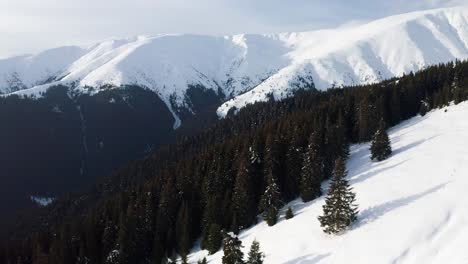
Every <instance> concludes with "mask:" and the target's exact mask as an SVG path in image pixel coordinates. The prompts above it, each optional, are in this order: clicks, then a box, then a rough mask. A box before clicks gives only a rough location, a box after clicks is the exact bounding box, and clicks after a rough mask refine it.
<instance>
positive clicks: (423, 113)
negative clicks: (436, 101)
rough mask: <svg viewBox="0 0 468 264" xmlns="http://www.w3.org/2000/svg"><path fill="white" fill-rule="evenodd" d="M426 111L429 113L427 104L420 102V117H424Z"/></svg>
mask: <svg viewBox="0 0 468 264" xmlns="http://www.w3.org/2000/svg"><path fill="white" fill-rule="evenodd" d="M427 111H429V103H427V102H426V101H421V106H420V107H419V114H420V115H421V116H425V115H426V114H427Z"/></svg>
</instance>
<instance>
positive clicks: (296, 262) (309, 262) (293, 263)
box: [283, 253, 330, 264]
mask: <svg viewBox="0 0 468 264" xmlns="http://www.w3.org/2000/svg"><path fill="white" fill-rule="evenodd" d="M328 256H330V253H327V254H319V255H314V254H308V255H304V256H301V257H298V258H295V259H292V260H289V261H286V262H284V263H283V264H313V263H318V262H319V261H321V260H322V259H324V258H326V257H328Z"/></svg>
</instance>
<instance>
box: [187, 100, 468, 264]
mask: <svg viewBox="0 0 468 264" xmlns="http://www.w3.org/2000/svg"><path fill="white" fill-rule="evenodd" d="M467 115H468V103H467V102H464V103H461V104H459V105H456V106H450V107H447V108H446V109H440V110H435V111H432V112H430V113H428V114H427V115H426V116H424V117H421V116H417V117H414V118H412V119H410V120H407V121H405V122H403V123H401V124H400V125H398V126H396V127H393V128H391V129H390V130H389V135H390V139H391V142H392V148H393V154H392V156H391V157H390V158H389V159H387V160H385V161H382V162H375V163H374V162H371V161H370V152H369V144H362V145H354V146H352V148H351V155H350V159H349V160H348V164H347V168H348V170H349V173H348V179H349V182H350V184H351V185H352V187H353V189H354V192H355V193H356V198H357V204H358V205H359V210H360V213H359V214H358V220H357V222H356V223H355V224H354V225H353V226H352V227H351V228H350V229H349V230H347V231H346V232H345V233H343V234H341V235H327V234H325V233H324V232H323V231H322V229H321V227H320V223H319V221H318V220H317V217H318V216H319V215H321V214H322V205H323V204H324V197H321V198H318V199H316V200H314V201H312V202H309V203H303V202H302V201H300V200H296V201H293V202H291V203H290V204H289V206H291V207H292V208H293V211H294V214H295V216H294V218H292V219H289V220H286V219H284V213H285V212H284V209H283V211H282V212H281V218H280V220H279V222H278V223H277V224H276V225H274V226H272V227H269V226H268V225H267V224H266V223H265V222H264V221H261V222H259V224H257V225H256V226H253V227H251V228H249V229H247V230H244V231H242V232H240V234H239V237H240V239H241V240H242V243H243V245H244V248H243V251H244V253H245V254H246V253H247V252H248V250H249V248H250V245H251V243H252V241H253V240H254V239H256V240H258V241H259V242H260V246H261V249H262V251H264V252H265V253H266V259H265V263H272V264H275V263H278V264H279V263H282V264H299V263H320V264H324V263H334V264H339V263H464V262H466V260H467V259H468V251H466V238H467V237H468V225H467V223H468V207H467V206H466V205H467V204H468V195H467V192H466V186H467V185H468V178H467V177H466V175H468V151H467V144H468V133H467V131H468V123H467V122H466V116H467ZM327 185H328V184H327V183H325V184H324V185H323V189H324V190H326V189H327ZM287 206H288V205H287ZM287 206H285V208H287ZM222 255H223V253H222V251H220V252H218V253H216V254H214V255H211V256H208V255H207V252H206V251H204V250H203V251H200V250H198V249H194V252H193V253H192V254H191V255H190V257H189V261H190V263H192V262H193V263H196V261H198V260H200V259H202V258H203V257H204V256H207V259H208V261H209V263H212V264H216V263H221V257H222Z"/></svg>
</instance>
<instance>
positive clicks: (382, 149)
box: [370, 120, 392, 161]
mask: <svg viewBox="0 0 468 264" xmlns="http://www.w3.org/2000/svg"><path fill="white" fill-rule="evenodd" d="M370 151H371V160H377V161H382V160H385V159H387V158H388V157H389V156H390V155H391V154H392V147H391V146H390V139H389V138H388V134H387V131H386V126H385V123H384V122H383V120H381V121H380V124H379V128H378V129H377V131H376V132H375V134H374V136H373V137H372V142H371V147H370Z"/></svg>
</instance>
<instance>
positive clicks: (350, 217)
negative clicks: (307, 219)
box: [318, 158, 358, 234]
mask: <svg viewBox="0 0 468 264" xmlns="http://www.w3.org/2000/svg"><path fill="white" fill-rule="evenodd" d="M346 174H347V172H346V165H345V162H344V160H343V158H338V160H337V161H336V165H335V171H334V175H333V178H332V181H331V184H330V189H329V190H328V194H327V197H326V200H325V205H323V215H322V216H319V217H318V219H319V221H320V225H321V226H322V227H323V228H324V229H323V231H324V232H325V233H327V234H337V233H340V232H341V231H343V230H344V229H346V227H348V226H350V225H351V224H352V223H353V222H354V221H355V220H356V218H357V213H358V211H357V205H355V201H356V199H355V194H354V193H353V192H352V188H351V187H350V186H349V184H348V181H347V180H346V178H345V177H346Z"/></svg>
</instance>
